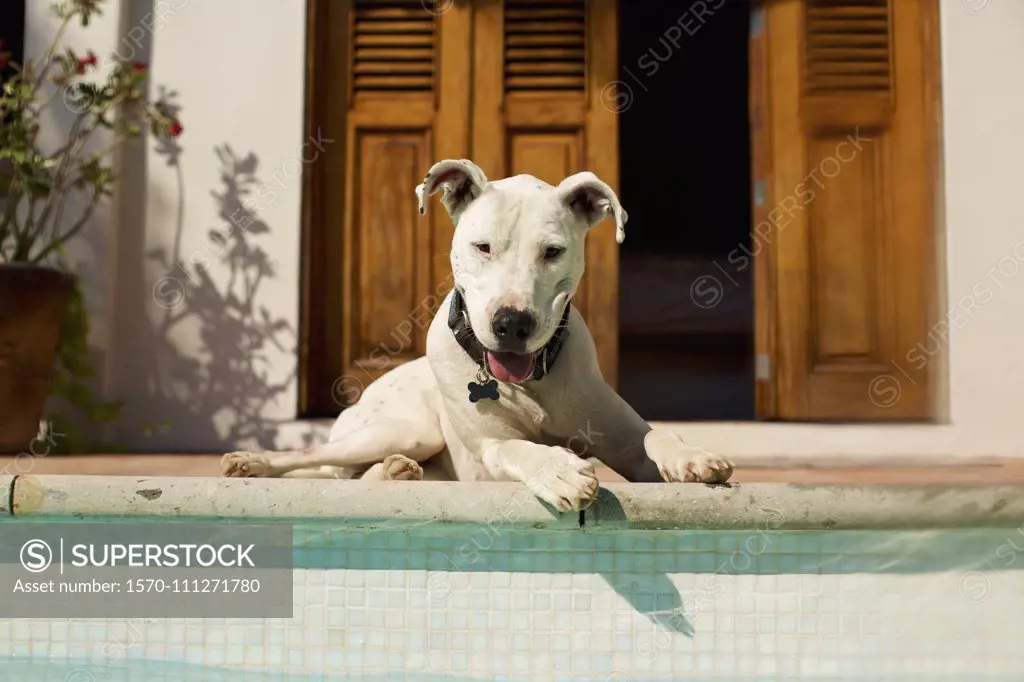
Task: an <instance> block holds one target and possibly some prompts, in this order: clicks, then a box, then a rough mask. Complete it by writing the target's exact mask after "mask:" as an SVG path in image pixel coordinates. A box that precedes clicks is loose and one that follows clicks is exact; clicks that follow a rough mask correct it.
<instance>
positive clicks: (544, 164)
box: [509, 132, 583, 185]
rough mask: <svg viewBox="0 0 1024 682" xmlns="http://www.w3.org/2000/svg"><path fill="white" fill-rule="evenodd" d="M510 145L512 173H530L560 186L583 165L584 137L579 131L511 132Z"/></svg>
mask: <svg viewBox="0 0 1024 682" xmlns="http://www.w3.org/2000/svg"><path fill="white" fill-rule="evenodd" d="M509 137H510V140H509V142H510V147H511V149H512V163H511V166H510V171H511V173H512V174H513V175H518V174H520V173H529V174H530V175H535V176H537V177H538V178H540V179H541V180H543V181H544V182H546V183H548V184H551V185H557V184H558V183H560V182H561V181H562V179H563V178H565V177H566V176H569V175H572V174H573V173H578V172H579V170H580V166H581V165H582V151H583V150H582V147H583V140H582V135H581V134H580V133H578V132H577V133H548V134H539V135H538V134H532V133H521V134H512V135H510V136H509Z"/></svg>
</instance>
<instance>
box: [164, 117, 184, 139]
mask: <svg viewBox="0 0 1024 682" xmlns="http://www.w3.org/2000/svg"><path fill="white" fill-rule="evenodd" d="M184 131H185V126H183V125H181V121H178V120H174V121H171V124H170V125H168V126H167V134H168V135H170V136H171V137H179V136H180V135H181V134H182V133H183V132H184Z"/></svg>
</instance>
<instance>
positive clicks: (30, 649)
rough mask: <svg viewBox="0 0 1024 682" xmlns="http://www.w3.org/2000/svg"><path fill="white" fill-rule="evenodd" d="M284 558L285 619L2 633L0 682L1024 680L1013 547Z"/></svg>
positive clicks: (316, 548)
mask: <svg viewBox="0 0 1024 682" xmlns="http://www.w3.org/2000/svg"><path fill="white" fill-rule="evenodd" d="M292 553H293V558H294V564H295V570H294V576H293V593H294V612H293V616H292V618H276V619H230V618H218V619H206V620H200V619H184V618H182V619H158V618H147V619H143V620H141V621H138V620H137V621H134V622H132V623H128V622H126V621H125V620H124V619H116V618H108V619H81V620H68V619H30V620H10V619H8V620H0V680H2V681H4V682H6V681H7V680H10V681H11V682H51V681H52V682H122V681H124V682H179V681H180V682H185V681H188V682H243V681H246V682H247V681H253V682H286V681H287V682H291V681H296V682H298V681H300V680H301V681H309V682H314V681H316V682H335V681H336V680H337V681H339V682H340V681H342V680H345V681H349V680H352V681H355V682H393V681H394V682H397V681H399V680H403V681H404V680H408V681H415V682H434V681H435V680H436V681H438V682H440V681H442V680H444V681H447V682H462V681H465V682H470V681H472V682H476V681H487V682H493V681H497V680H501V681H504V682H513V681H514V682H520V681H521V682H526V681H530V682H536V681H539V680H551V681H552V682H659V681H665V680H688V679H714V680H720V681H722V682H725V681H729V682H732V681H739V680H744V681H746V682H755V681H757V682H768V681H769V680H770V681H773V682H774V681H780V680H787V681H794V682H795V681H797V680H814V681H816V682H819V681H820V682H823V681H825V680H840V679H845V680H851V679H856V680H865V679H868V680H878V681H879V682H889V681H892V682H897V681H901V682H924V681H930V682H940V681H945V680H949V681H950V682H954V681H955V682H966V681H971V680H978V681H982V680H984V681H987V682H1008V681H1010V680H1021V681H1024V659H1021V658H1020V657H1019V649H1020V633H1021V627H1022V626H1024V617H1022V616H1021V614H1024V572H1022V571H1021V568H1024V559H1021V558H1019V557H1018V553H1020V554H1024V529H976V530H957V531H953V530H935V531H926V532H889V533H883V532H860V531H858V532H853V531H841V532H831V531H806V532H778V531H774V530H771V529H765V530H758V531H745V532H731V531H730V532H710V531H626V530H624V531H592V532H591V531H584V530H540V529H537V530H530V529H504V528H500V527H498V528H495V527H494V526H487V527H483V526H482V527H480V528H476V529H473V528H470V529H467V528H461V529H458V530H457V532H456V531H455V529H445V528H443V527H440V526H415V527H407V528H389V529H380V530H364V529H354V528H351V527H348V526H345V525H338V524H334V523H324V522H315V521H311V522H302V523H300V524H298V525H296V526H295V528H294V531H293V550H292ZM129 625H130V627H131V630H132V634H131V636H130V638H126V633H128V626H129Z"/></svg>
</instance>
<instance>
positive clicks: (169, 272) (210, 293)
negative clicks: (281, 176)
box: [146, 145, 311, 449]
mask: <svg viewBox="0 0 1024 682" xmlns="http://www.w3.org/2000/svg"><path fill="white" fill-rule="evenodd" d="M158 152H159V153H162V154H170V155H172V156H171V157H170V158H169V162H170V163H172V164H175V163H176V158H175V156H174V155H175V150H174V149H173V148H171V147H167V148H165V149H162V150H158ZM215 152H216V155H217V158H218V160H219V161H220V164H221V183H222V184H223V189H222V190H221V191H219V192H217V191H212V192H211V194H212V196H213V199H214V201H215V202H216V203H217V207H218V216H219V217H220V219H221V221H223V224H222V225H221V226H220V227H218V228H216V229H211V230H210V231H209V233H208V240H209V241H208V243H207V244H206V245H204V246H203V247H202V248H200V249H199V250H197V251H194V252H192V253H185V252H184V251H183V249H182V247H181V241H182V232H183V227H184V221H183V219H182V217H181V216H183V212H181V211H180V210H179V220H178V224H177V228H176V232H177V234H176V235H175V239H174V246H173V248H172V249H171V250H170V251H168V250H167V249H165V248H163V247H160V248H156V249H153V250H151V251H149V252H148V253H146V259H147V260H148V261H149V262H150V263H151V264H154V265H156V266H158V267H159V268H160V269H161V271H162V272H164V273H166V274H165V276H163V277H161V278H160V279H158V280H157V282H156V284H155V285H154V287H153V299H154V301H155V303H156V305H157V306H158V311H159V314H158V315H157V317H156V318H155V319H153V320H152V328H153V334H154V339H153V346H152V348H153V351H154V353H155V357H154V363H153V364H152V365H151V366H150V367H149V369H148V371H149V372H150V376H149V391H150V393H151V395H150V398H149V401H148V404H147V407H146V409H147V411H150V412H152V413H155V414H158V415H159V416H160V419H161V420H162V421H163V422H164V423H163V424H161V425H159V426H158V427H157V428H158V430H159V431H160V432H162V433H170V434H171V436H173V435H174V430H175V427H176V424H187V425H188V429H189V432H190V433H189V440H202V441H203V442H217V443H221V444H222V445H223V448H225V449H233V448H237V447H239V446H242V445H245V446H251V447H260V448H264V449H268V448H273V447H274V444H275V443H276V441H277V436H278V428H277V427H278V424H279V422H278V421H276V420H274V419H270V418H267V417H266V416H265V412H266V410H267V408H268V407H271V406H272V405H273V404H274V403H275V402H276V401H278V400H279V399H281V398H283V397H286V396H287V393H288V391H289V390H290V388H291V386H292V384H293V383H294V382H295V381H296V377H297V366H296V365H295V364H292V365H291V367H290V369H288V370H287V371H286V372H284V373H281V372H280V371H277V370H279V365H280V362H279V361H277V362H275V361H274V358H275V356H277V357H279V356H280V355H281V354H285V355H290V356H297V347H296V343H297V334H296V331H295V329H293V328H292V326H291V325H290V323H289V322H288V321H287V320H285V319H280V318H275V316H274V315H273V314H272V313H271V311H270V310H269V309H268V308H267V307H265V306H263V305H260V304H259V303H258V301H259V299H260V297H261V296H262V295H265V294H266V290H265V285H266V283H267V282H268V281H270V280H273V279H274V277H275V266H274V264H273V262H272V259H271V257H270V254H269V253H268V252H267V251H266V250H265V249H264V248H263V247H262V246H260V245H259V243H258V242H260V241H261V240H262V239H264V238H265V237H266V236H267V235H269V234H270V232H271V229H270V226H269V225H267V223H266V222H265V221H264V220H263V219H262V218H261V217H260V215H259V213H260V207H259V206H258V205H257V203H256V201H255V199H254V195H255V194H256V193H257V190H258V189H259V188H260V187H261V184H260V182H259V179H258V175H257V169H258V167H259V160H258V159H257V157H256V155H255V154H253V153H252V152H250V153H249V154H247V155H245V156H239V155H237V154H236V153H235V152H234V150H232V149H231V147H230V146H228V145H224V146H222V147H218V148H216V149H215ZM179 179H180V170H179ZM179 208H180V207H179ZM182 339H194V343H195V345H191V347H190V348H189V349H188V350H187V351H184V350H183V349H182V348H181V347H180V343H181V340H182ZM281 421H284V420H281ZM197 424H203V425H204V426H203V427H201V428H202V431H200V432H199V433H196V425H197ZM150 428H152V427H150ZM309 438H311V437H309Z"/></svg>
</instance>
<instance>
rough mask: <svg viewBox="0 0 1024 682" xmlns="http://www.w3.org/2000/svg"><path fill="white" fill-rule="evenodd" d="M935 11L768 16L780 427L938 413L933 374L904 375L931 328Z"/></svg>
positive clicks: (842, 0) (788, 7) (785, 11)
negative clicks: (883, 386) (788, 422)
mask: <svg viewBox="0 0 1024 682" xmlns="http://www.w3.org/2000/svg"><path fill="white" fill-rule="evenodd" d="M929 1H930V0H899V2H895V1H894V0H777V1H775V2H770V3H767V4H766V5H765V9H766V35H765V38H764V41H765V45H764V46H763V55H764V58H765V62H766V66H765V72H766V73H765V76H766V81H767V83H769V84H770V88H769V89H767V90H766V91H764V92H762V94H761V96H762V102H763V103H764V104H765V110H766V112H765V113H766V114H767V124H766V126H764V127H765V128H766V130H764V131H763V132H764V133H765V134H763V135H762V139H761V142H762V145H763V146H764V148H765V149H766V150H767V155H768V157H770V158H769V159H768V160H767V161H766V162H765V163H764V164H763V168H762V172H766V171H765V169H767V172H768V173H769V180H768V182H767V189H768V201H767V205H766V206H764V207H762V210H761V211H759V212H758V218H759V223H758V225H757V226H756V227H755V229H754V234H755V235H758V236H762V237H765V241H768V244H767V246H768V248H765V249H762V252H761V257H762V258H764V259H766V260H769V261H771V263H770V267H765V268H764V270H766V271H769V272H771V278H770V279H768V278H765V279H759V283H764V282H766V281H767V283H768V285H769V286H771V287H772V293H773V294H774V296H773V297H772V298H773V299H774V300H773V301H772V302H771V303H770V304H767V305H766V303H767V302H766V300H765V299H764V298H763V297H759V298H758V301H759V307H760V308H768V309H767V310H764V309H762V310H759V315H760V316H762V317H771V318H772V319H771V324H770V325H769V324H764V325H763V326H764V327H765V328H771V329H772V331H773V333H774V338H772V339H771V340H770V341H768V342H765V341H766V340H765V339H764V338H763V336H762V337H760V339H759V350H760V349H763V348H765V347H767V348H769V349H771V351H772V352H773V353H774V356H773V358H772V359H773V362H772V363H771V365H772V367H771V376H770V378H769V379H768V381H767V383H768V384H769V385H770V390H771V391H772V392H773V393H774V395H773V396H771V397H770V398H769V399H767V400H764V401H763V402H764V404H765V405H770V404H773V403H774V408H775V413H774V415H773V416H778V417H782V418H787V419H830V420H858V419H860V420H886V419H922V418H927V417H928V416H929V415H930V414H931V393H930V387H931V385H932V381H931V376H932V372H933V370H934V367H932V366H929V364H928V363H926V364H925V366H924V367H916V368H914V367H911V366H910V365H909V364H908V363H906V362H903V360H904V356H905V355H906V354H907V353H908V352H909V351H910V350H911V349H912V348H913V347H914V345H915V344H916V343H917V342H918V341H919V340H920V339H922V338H925V337H926V335H927V332H928V324H929V322H930V320H931V319H932V316H933V315H932V303H931V301H932V296H933V291H932V288H933V287H932V281H933V272H934V270H933V262H934V257H935V255H934V251H933V234H932V230H933V222H932V215H933V214H932V201H933V199H932V197H933V191H934V189H933V188H934V180H935V171H934V158H933V157H932V156H931V151H930V150H931V149H932V147H933V145H934V144H935V139H934V138H935V130H934V128H933V126H934V125H935V118H934V112H933V111H932V110H931V109H930V104H929V97H930V96H931V92H930V90H929V87H930V86H929V83H930V82H931V78H930V74H929V70H928V59H929V58H930V56H931V48H930V42H929V41H930V38H929V37H928V36H929V31H930V30H931V29H929V27H928V21H926V19H928V17H929V14H928V12H927V11H926V9H925V7H926V5H927V4H928V3H929ZM755 75H756V74H755ZM761 326H762V325H759V328H761ZM879 377H883V378H884V379H883V382H885V381H887V382H888V384H889V386H890V388H891V386H893V385H895V386H898V395H896V394H894V393H893V392H892V391H891V390H886V391H885V392H884V393H879V392H878V390H877V389H878V388H879V386H880V384H879ZM761 378H762V379H764V377H761ZM894 395H895V399H893V397H894Z"/></svg>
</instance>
